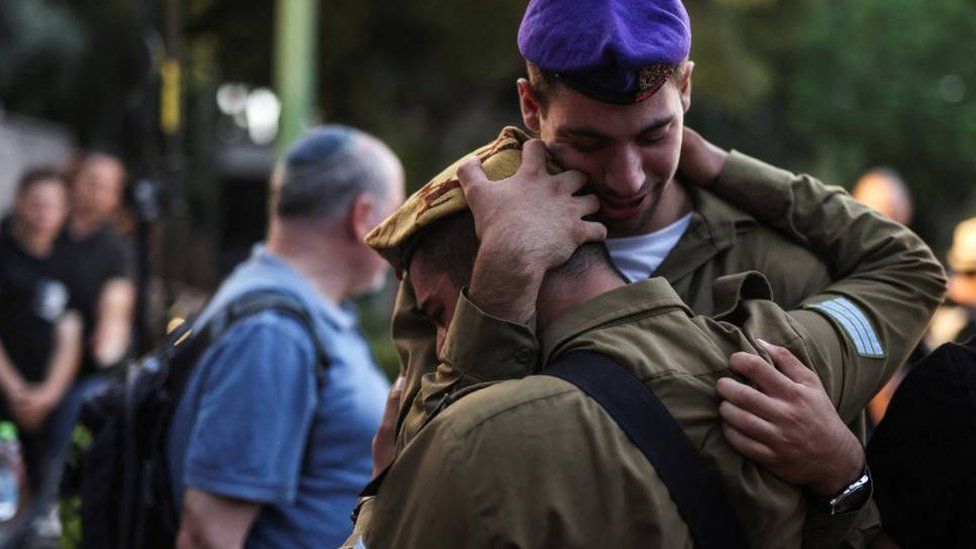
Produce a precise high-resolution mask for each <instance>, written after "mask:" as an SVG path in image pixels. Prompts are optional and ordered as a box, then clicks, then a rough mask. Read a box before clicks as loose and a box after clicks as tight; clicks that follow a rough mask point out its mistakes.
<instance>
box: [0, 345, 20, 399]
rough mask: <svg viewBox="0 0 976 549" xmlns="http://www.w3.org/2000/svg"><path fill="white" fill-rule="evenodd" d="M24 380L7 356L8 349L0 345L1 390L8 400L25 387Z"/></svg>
mask: <svg viewBox="0 0 976 549" xmlns="http://www.w3.org/2000/svg"><path fill="white" fill-rule="evenodd" d="M24 383H25V382H24V378H23V376H21V375H20V372H18V371H17V369H16V368H15V367H14V363H13V361H11V360H10V357H9V356H8V355H7V351H6V349H4V348H3V344H2V343H0V390H3V392H4V394H5V395H7V397H8V399H9V398H10V396H11V395H13V394H14V393H15V392H16V391H17V390H18V389H20V388H22V387H23V386H24Z"/></svg>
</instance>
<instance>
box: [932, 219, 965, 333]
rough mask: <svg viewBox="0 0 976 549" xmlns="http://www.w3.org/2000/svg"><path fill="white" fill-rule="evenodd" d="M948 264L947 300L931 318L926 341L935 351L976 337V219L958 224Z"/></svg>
mask: <svg viewBox="0 0 976 549" xmlns="http://www.w3.org/2000/svg"><path fill="white" fill-rule="evenodd" d="M948 265H949V271H950V275H949V288H948V290H949V291H948V299H947V300H946V304H945V305H944V306H943V307H941V308H940V309H939V310H938V312H936V314H935V318H933V319H932V327H931V329H930V330H929V335H928V340H927V343H928V344H929V346H931V347H932V348H935V347H938V346H939V345H942V344H943V343H948V342H951V341H954V342H956V343H963V342H965V341H967V340H969V339H970V338H972V337H973V336H976V217H971V218H969V219H967V220H965V221H963V222H961V223H959V224H958V225H956V228H955V231H954V232H953V234H952V247H951V248H949V257H948Z"/></svg>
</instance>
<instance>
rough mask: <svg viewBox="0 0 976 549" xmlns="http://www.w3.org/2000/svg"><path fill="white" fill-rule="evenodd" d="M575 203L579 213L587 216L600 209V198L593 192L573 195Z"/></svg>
mask: <svg viewBox="0 0 976 549" xmlns="http://www.w3.org/2000/svg"><path fill="white" fill-rule="evenodd" d="M573 203H574V204H575V205H576V206H577V208H578V210H577V215H579V217H586V216H588V215H590V214H595V213H596V212H598V211H600V199H599V198H597V197H596V195H593V194H587V195H583V196H575V197H573Z"/></svg>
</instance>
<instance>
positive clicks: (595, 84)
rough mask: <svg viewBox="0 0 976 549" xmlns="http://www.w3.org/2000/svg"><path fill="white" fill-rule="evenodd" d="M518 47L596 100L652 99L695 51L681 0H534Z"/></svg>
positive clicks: (524, 53) (533, 61)
mask: <svg viewBox="0 0 976 549" xmlns="http://www.w3.org/2000/svg"><path fill="white" fill-rule="evenodd" d="M518 45H519V51H521V52H522V56H523V57H525V59H526V60H528V61H531V62H532V63H534V64H535V65H537V66H538V67H539V68H540V69H542V70H543V71H546V72H548V73H551V74H553V75H555V76H556V77H557V78H558V79H559V80H560V81H562V82H565V83H566V84H567V85H569V86H570V87H572V88H573V89H575V90H577V91H579V92H580V93H583V94H585V95H587V96H589V97H591V98H593V99H596V100H599V101H604V102H608V103H619V104H629V103H636V102H638V101H642V100H644V99H647V98H648V97H650V96H651V95H653V94H654V92H656V91H657V90H658V89H659V88H660V87H661V85H663V84H664V82H665V81H666V80H667V79H668V77H669V76H671V73H672V72H673V71H674V69H675V67H676V66H677V65H678V64H679V63H680V62H681V61H683V60H684V59H686V58H687V57H688V52H689V50H690V49H691V23H690V21H689V20H688V12H687V11H685V7H684V5H683V4H682V3H681V2H680V1H679V0H531V1H530V2H529V7H528V8H527V9H526V10H525V16H524V17H523V18H522V25H521V26H520V27H519V33H518Z"/></svg>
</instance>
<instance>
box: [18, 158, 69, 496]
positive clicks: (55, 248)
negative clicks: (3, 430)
mask: <svg viewBox="0 0 976 549" xmlns="http://www.w3.org/2000/svg"><path fill="white" fill-rule="evenodd" d="M66 215H67V189H66V183H65V181H64V179H62V178H61V176H60V175H58V174H57V173H56V172H53V171H47V170H37V171H33V172H30V173H28V174H27V175H25V176H24V177H23V178H22V180H21V183H20V185H19V187H18V191H17V197H16V201H15V204H14V211H13V215H12V216H11V217H9V218H8V219H6V220H4V222H3V224H2V226H0V396H2V405H3V406H2V410H0V413H2V414H3V416H5V417H6V418H7V419H13V420H14V421H15V422H16V423H17V425H18V426H19V427H20V431H21V437H20V438H21V444H22V447H23V450H24V458H25V459H24V461H25V463H26V465H27V476H28V479H29V480H30V483H31V485H32V487H34V488H35V489H36V488H37V486H38V483H39V481H40V477H41V475H42V474H43V472H44V471H45V470H46V469H45V468H46V467H47V463H46V456H47V455H48V452H47V448H48V444H49V440H48V436H49V435H48V433H47V427H48V425H49V424H50V423H51V422H50V421H49V419H50V417H51V415H52V412H54V411H55V409H56V408H57V407H58V405H59V403H60V402H61V400H62V397H64V395H65V393H66V392H67V391H68V389H69V388H70V387H71V385H72V382H73V381H74V378H75V374H76V372H77V369H78V363H79V361H80V357H81V331H82V327H81V319H80V317H79V315H78V314H77V313H74V312H73V311H69V310H68V308H67V306H68V303H69V301H70V287H71V284H70V283H69V273H70V269H71V268H72V266H71V265H70V264H68V263H66V261H65V256H64V254H63V253H61V250H60V249H59V245H58V242H57V236H58V233H59V231H60V230H61V227H62V225H63V223H64V220H65V217H66Z"/></svg>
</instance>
